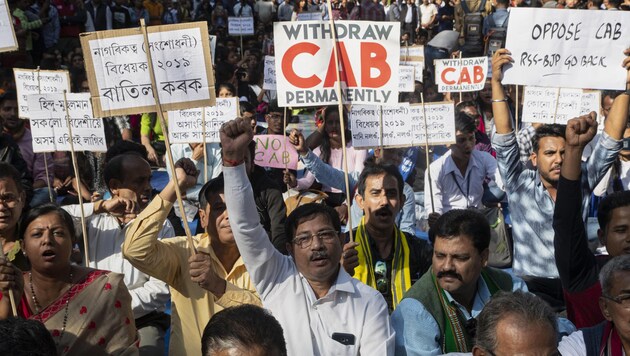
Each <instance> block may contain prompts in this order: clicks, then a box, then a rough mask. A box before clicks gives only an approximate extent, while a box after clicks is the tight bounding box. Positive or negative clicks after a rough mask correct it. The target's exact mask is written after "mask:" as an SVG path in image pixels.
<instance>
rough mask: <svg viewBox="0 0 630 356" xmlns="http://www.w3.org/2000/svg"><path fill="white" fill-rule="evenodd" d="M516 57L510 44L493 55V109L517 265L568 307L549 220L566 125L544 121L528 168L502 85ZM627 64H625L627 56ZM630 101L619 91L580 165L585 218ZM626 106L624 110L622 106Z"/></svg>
mask: <svg viewBox="0 0 630 356" xmlns="http://www.w3.org/2000/svg"><path fill="white" fill-rule="evenodd" d="M625 55H626V56H628V55H630V49H628V50H626V51H625ZM512 61H513V58H512V57H511V54H510V52H509V51H508V50H507V49H500V50H498V51H497V52H496V53H495V55H494V56H493V57H492V111H493V113H494V121H495V126H496V131H497V132H496V134H495V135H493V136H492V145H493V147H494V148H495V150H496V151H497V162H498V166H499V171H500V172H501V177H502V178H503V182H504V183H505V188H506V192H507V194H508V202H509V206H510V211H511V218H512V233H513V238H514V265H513V270H514V273H515V274H516V275H518V276H520V277H522V278H523V279H524V280H525V282H526V283H527V287H528V289H529V290H530V291H531V292H532V293H534V294H536V295H538V296H539V297H541V298H542V299H544V300H546V301H547V302H548V303H550V304H551V306H552V307H554V308H555V309H556V310H559V309H563V308H564V298H563V291H562V285H561V283H560V279H559V274H558V268H557V267H556V260H555V257H554V232H553V227H552V224H551V222H552V221H553V212H554V206H555V201H556V194H557V187H558V180H559V178H560V167H562V164H563V161H564V153H565V146H566V140H565V128H564V126H559V125H542V126H541V127H539V128H538V129H536V134H535V135H534V137H533V139H532V146H533V152H532V155H531V161H532V164H533V165H534V167H535V170H531V169H528V168H527V167H526V166H525V164H524V163H523V162H520V161H519V147H518V143H517V139H516V136H515V132H514V129H513V128H512V119H511V114H510V108H509V104H508V101H507V96H506V93H505V90H504V88H503V86H502V84H501V80H502V79H503V69H502V68H503V66H504V65H506V64H509V63H511V62H512ZM620 64H621V63H620ZM623 65H624V66H625V67H626V68H627V66H628V64H627V59H626V63H624V64H623ZM627 100H628V99H627V95H620V96H618V97H617V98H616V99H615V101H614V102H613V106H617V107H618V108H619V109H618V110H614V111H613V110H611V112H610V114H609V115H608V118H607V119H606V123H607V124H606V126H605V128H604V132H603V133H602V138H601V139H600V140H599V142H598V143H597V145H596V146H595V148H594V150H593V153H592V154H591V156H590V157H589V159H588V161H587V162H586V164H585V166H584V167H582V170H583V172H584V174H582V176H581V178H580V182H581V183H580V187H581V191H582V199H581V205H582V212H583V219H585V218H586V213H587V212H588V205H589V201H590V197H591V192H592V191H593V189H594V188H595V187H596V185H597V183H598V182H599V181H600V180H601V179H602V177H603V176H604V175H605V174H606V172H607V171H608V169H609V168H610V167H611V165H612V164H613V162H614V161H615V159H616V157H617V155H618V153H619V151H620V149H621V147H622V141H621V140H620V139H619V138H621V137H622V135H623V131H624V129H625V122H626V121H625V120H626V116H627V110H628V104H627ZM624 103H625V104H624ZM624 105H625V110H624V109H622V108H623V107H624ZM594 114H595V113H593V115H594Z"/></svg>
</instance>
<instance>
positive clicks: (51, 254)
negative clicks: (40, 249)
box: [42, 250, 57, 262]
mask: <svg viewBox="0 0 630 356" xmlns="http://www.w3.org/2000/svg"><path fill="white" fill-rule="evenodd" d="M42 257H43V258H44V261H46V262H50V261H52V260H54V259H55V257H57V254H56V253H55V251H53V250H46V251H44V253H42Z"/></svg>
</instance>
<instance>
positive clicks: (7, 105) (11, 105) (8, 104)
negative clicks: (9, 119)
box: [0, 99, 17, 109]
mask: <svg viewBox="0 0 630 356" xmlns="http://www.w3.org/2000/svg"><path fill="white" fill-rule="evenodd" d="M16 107H17V100H13V99H7V100H4V101H3V102H2V103H1V104H0V108H1V109H4V108H16Z"/></svg>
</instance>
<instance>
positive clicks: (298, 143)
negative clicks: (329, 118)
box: [289, 125, 323, 156]
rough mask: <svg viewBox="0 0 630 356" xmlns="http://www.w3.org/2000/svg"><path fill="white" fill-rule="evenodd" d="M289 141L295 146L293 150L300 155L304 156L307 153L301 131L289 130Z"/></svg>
mask: <svg viewBox="0 0 630 356" xmlns="http://www.w3.org/2000/svg"><path fill="white" fill-rule="evenodd" d="M322 126H323V125H322ZM289 142H290V143H291V144H292V145H293V146H295V150H296V151H297V152H298V153H299V154H300V156H306V155H307V154H308V149H307V148H306V143H305V141H304V135H302V132H300V131H298V130H295V129H294V130H293V131H291V134H290V135H289Z"/></svg>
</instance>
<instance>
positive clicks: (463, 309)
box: [392, 209, 527, 355]
mask: <svg viewBox="0 0 630 356" xmlns="http://www.w3.org/2000/svg"><path fill="white" fill-rule="evenodd" d="M429 238H430V239H431V242H432V243H433V260H432V266H431V269H430V270H429V271H428V272H427V273H425V274H424V275H423V276H422V278H420V280H419V281H418V282H416V283H415V284H414V285H413V286H412V287H411V289H409V291H408V292H407V293H406V294H405V297H404V299H403V300H402V301H401V302H400V304H399V305H398V308H397V309H396V310H395V311H394V313H393V314H392V325H393V326H394V330H395V331H396V355H440V354H443V353H448V352H470V351H471V350H472V346H473V339H474V336H475V333H474V331H475V330H474V327H475V324H476V320H475V318H476V317H477V315H478V314H479V313H480V312H481V310H482V309H483V307H484V305H485V304H486V303H487V302H488V301H489V300H490V297H491V296H492V295H494V294H495V293H496V292H498V291H501V290H503V291H515V290H524V291H526V290H527V286H526V285H525V283H524V282H523V281H522V280H521V279H520V278H518V277H512V276H511V275H509V274H508V273H506V272H503V271H500V270H498V269H494V268H492V267H488V266H487V264H488V254H489V250H488V246H489V244H490V225H489V224H488V221H487V220H486V218H485V216H484V215H482V214H481V213H479V212H477V211H475V210H459V209H454V210H451V211H449V212H447V213H444V214H443V215H442V216H440V218H439V219H438V220H437V221H436V222H435V224H434V225H433V227H431V230H430V231H429Z"/></svg>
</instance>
